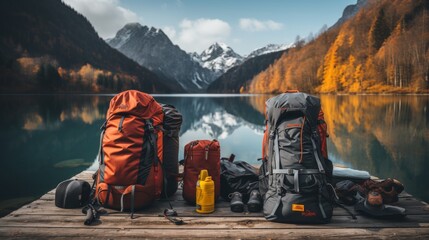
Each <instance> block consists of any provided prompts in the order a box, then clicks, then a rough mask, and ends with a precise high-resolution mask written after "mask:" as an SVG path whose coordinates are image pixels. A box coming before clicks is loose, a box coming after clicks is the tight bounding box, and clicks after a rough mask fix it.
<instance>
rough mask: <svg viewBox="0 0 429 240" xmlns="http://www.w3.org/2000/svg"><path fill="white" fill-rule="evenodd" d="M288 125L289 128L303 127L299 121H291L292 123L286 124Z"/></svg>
mask: <svg viewBox="0 0 429 240" xmlns="http://www.w3.org/2000/svg"><path fill="white" fill-rule="evenodd" d="M286 127H287V128H293V127H301V124H299V123H295V124H293V123H290V124H288V125H286Z"/></svg>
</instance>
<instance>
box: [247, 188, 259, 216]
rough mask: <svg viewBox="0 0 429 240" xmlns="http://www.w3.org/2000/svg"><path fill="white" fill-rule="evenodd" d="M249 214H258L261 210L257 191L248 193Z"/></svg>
mask: <svg viewBox="0 0 429 240" xmlns="http://www.w3.org/2000/svg"><path fill="white" fill-rule="evenodd" d="M247 209H248V210H249V212H259V211H261V209H262V198H261V194H260V193H259V191H258V190H256V189H255V190H252V192H250V197H249V201H248V202H247Z"/></svg>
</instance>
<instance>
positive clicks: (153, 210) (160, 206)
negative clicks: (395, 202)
mask: <svg viewBox="0 0 429 240" xmlns="http://www.w3.org/2000/svg"><path fill="white" fill-rule="evenodd" d="M168 207H169V205H168V203H167V202H157V203H154V204H153V205H152V206H151V207H150V208H148V209H146V210H140V211H138V212H137V213H141V214H144V215H151V216H158V215H159V214H161V213H162V212H163V210H164V209H165V208H168ZM173 207H174V209H175V210H176V211H177V212H178V213H179V215H180V216H200V217H219V216H222V217H226V216H230V217H236V216H260V217H262V216H263V215H262V212H259V213H250V212H243V213H234V212H231V210H230V208H229V204H228V205H223V206H216V210H215V212H214V213H212V214H199V213H197V212H195V207H194V206H191V205H188V204H185V203H184V202H174V203H173ZM348 208H349V209H350V211H352V212H354V210H353V207H348ZM41 209H43V212H42V213H40V212H41V211H40V210H41ZM106 210H107V211H108V212H115V210H110V209H106ZM406 210H407V214H408V215H429V206H427V205H420V206H419V205H417V206H407V208H406ZM354 213H355V212H354ZM22 214H41V215H58V214H59V215H80V214H81V213H80V209H61V208H57V207H56V206H55V205H54V202H53V201H45V200H36V201H34V202H33V203H30V204H28V205H26V206H24V207H22V208H20V209H18V210H16V211H15V212H13V213H12V215H22ZM355 214H357V215H360V214H359V213H355ZM335 216H349V213H347V212H346V211H345V210H344V209H342V208H338V207H337V208H334V217H335Z"/></svg>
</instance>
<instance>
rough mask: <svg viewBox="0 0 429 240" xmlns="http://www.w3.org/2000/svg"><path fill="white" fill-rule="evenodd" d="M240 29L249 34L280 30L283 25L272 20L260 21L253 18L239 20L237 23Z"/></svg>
mask: <svg viewBox="0 0 429 240" xmlns="http://www.w3.org/2000/svg"><path fill="white" fill-rule="evenodd" d="M239 25H240V28H241V29H243V30H246V31H250V32H257V31H266V30H280V29H282V28H283V24H282V23H279V22H275V21H273V20H267V21H260V20H257V19H254V18H241V19H240V22H239Z"/></svg>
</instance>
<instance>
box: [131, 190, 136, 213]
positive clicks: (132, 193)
mask: <svg viewBox="0 0 429 240" xmlns="http://www.w3.org/2000/svg"><path fill="white" fill-rule="evenodd" d="M135 191H136V185H133V186H132V187H131V219H133V217H134V198H135Z"/></svg>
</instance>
